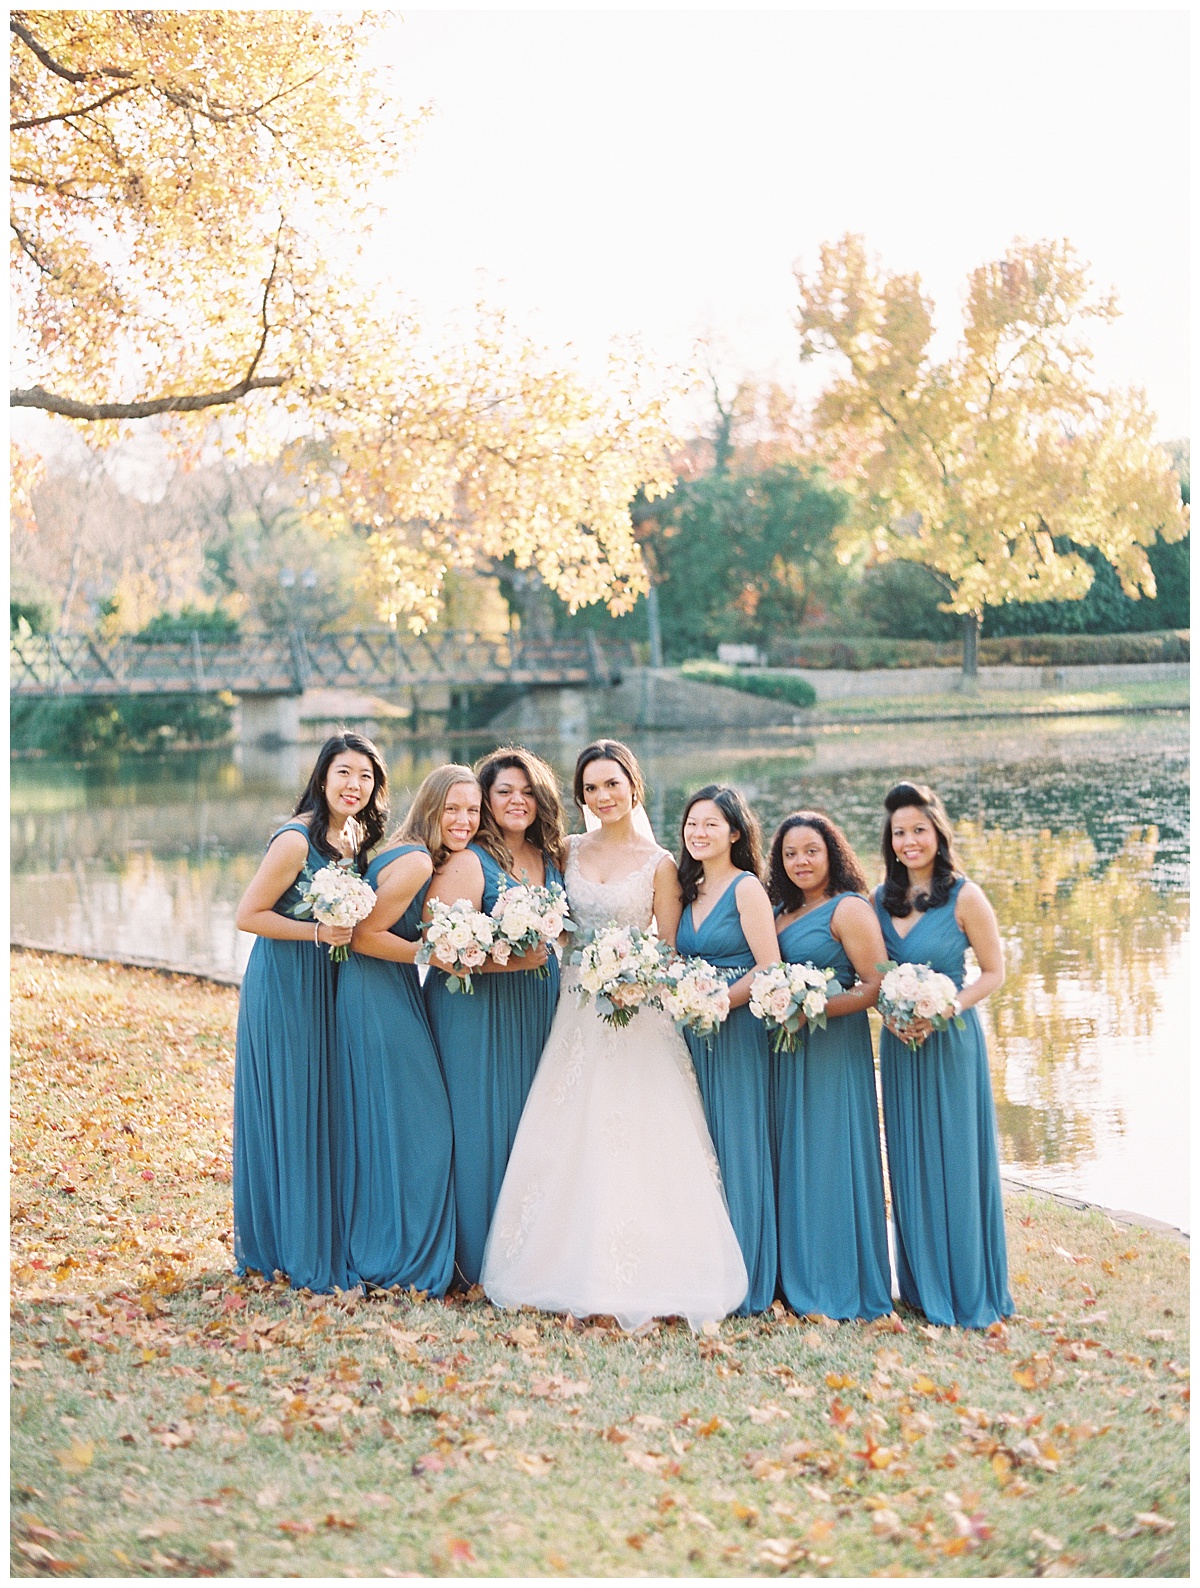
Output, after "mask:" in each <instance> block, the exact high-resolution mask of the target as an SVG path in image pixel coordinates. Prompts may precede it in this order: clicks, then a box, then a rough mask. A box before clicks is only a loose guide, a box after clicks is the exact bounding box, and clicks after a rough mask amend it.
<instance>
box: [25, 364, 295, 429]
mask: <svg viewBox="0 0 1200 1588" xmlns="http://www.w3.org/2000/svg"><path fill="white" fill-rule="evenodd" d="M255 361H256V362H257V356H256V360H255ZM287 381H288V377H287V376H286V375H259V376H256V377H255V378H254V379H253V380H244V381H239V382H238V383H237V385H236V386H229V387H227V388H226V389H225V390H224V391H213V392H197V393H191V394H188V395H184V396H174V397H151V398H147V399H146V400H145V401H143V402H133V403H85V402H78V401H77V400H76V399H75V398H74V397H60V396H58V395H56V394H55V393H54V392H49V391H47V390H46V389H45V387H44V386H30V387H27V388H26V389H24V390H17V391H11V392H10V393H9V395H8V402H9V407H10V408H41V409H43V410H44V411H45V412H46V413H51V414H62V415H63V417H64V418H66V419H150V418H153V416H154V415H155V414H192V413H199V412H200V410H201V409H204V408H219V407H221V406H223V405H227V404H229V403H235V402H240V401H241V399H242V398H243V397H245V396H246V395H247V393H249V392H252V391H265V390H267V389H269V388H272V387H275V388H277V387H280V386H285V385H286V384H287Z"/></svg>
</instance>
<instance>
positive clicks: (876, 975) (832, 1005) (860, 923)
mask: <svg viewBox="0 0 1200 1588" xmlns="http://www.w3.org/2000/svg"><path fill="white" fill-rule="evenodd" d="M829 929H830V931H831V932H832V933H833V935H834V937H836V938H837V940H838V942H839V943H840V944H841V945H842V947H843V948H844V949H845V950H846V956H847V958H848V959H849V961H850V963H851V964H852V965H853V966H854V971H855V974H856V975H857V977H858V985H857V986H856V987H854V988H852V989H850V990H848V991H846V992H844V993H838V994H837V995H836V997H833V998H831V999H830V1000H829V1002H828V1003H827V1004H826V1005H825V1014H826V1016H827V1017H828V1018H829V1019H830V1020H835V1019H836V1018H837V1017H838V1015H856V1014H858V1013H859V1011H860V1010H863V1009H874V1007H875V1004H876V1002H877V1000H878V998H879V984H880V982H881V981H882V980H883V972H882V971H881V970H877V969H876V968H875V967H876V966H877V965H881V964H882V963H883V961H884V960H885V959H886V958H887V949H886V948H885V947H884V943H883V932H882V931H881V930H880V927H879V917H878V916H877V915H876V914H875V911H874V910H873V909H872V908H871V906H870V905H869V904H868V903H867V901H866V900H865V899H858V898H849V899H842V900H841V902H840V903H839V904H838V905H837V906H836V907H835V908H834V912H833V920H832V921H831V922H830V923H829Z"/></svg>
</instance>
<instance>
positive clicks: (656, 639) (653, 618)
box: [646, 584, 663, 667]
mask: <svg viewBox="0 0 1200 1588" xmlns="http://www.w3.org/2000/svg"><path fill="white" fill-rule="evenodd" d="M646 626H647V628H648V629H649V631H650V665H651V667H661V666H662V664H663V648H662V627H661V625H660V624H659V621H658V586H657V585H655V584H652V585H651V586H650V593H649V594H648V595H647V597H646Z"/></svg>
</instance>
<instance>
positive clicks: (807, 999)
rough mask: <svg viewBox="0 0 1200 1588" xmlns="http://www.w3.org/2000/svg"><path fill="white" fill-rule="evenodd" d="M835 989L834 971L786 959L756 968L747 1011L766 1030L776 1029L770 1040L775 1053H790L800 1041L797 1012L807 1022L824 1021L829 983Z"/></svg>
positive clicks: (819, 1024)
mask: <svg viewBox="0 0 1200 1588" xmlns="http://www.w3.org/2000/svg"><path fill="white" fill-rule="evenodd" d="M830 982H834V991H835V992H836V991H837V983H836V972H835V971H832V970H818V969H817V967H816V966H815V965H810V964H808V963H807V962H803V961H802V962H801V963H800V964H797V965H789V964H788V963H787V961H786V960H780V961H779V963H778V964H775V965H768V966H767V967H766V969H765V970H760V971H756V972H755V973H754V976H753V978H752V980H751V982H750V1013H751V1014H752V1015H755V1016H757V1018H758V1019H759V1020H761V1021H762V1023H763V1025H764V1026H765V1027H766V1029H767V1030H768V1031H773V1032H774V1033H775V1038H774V1041H773V1043H772V1046H773V1047H774V1049H775V1051H776V1053H778V1052H780V1051H781V1050H786V1051H787V1052H789V1053H791V1052H792V1051H794V1049H795V1048H796V1046H797V1044H798V1043H799V1041H800V1016H801V1015H803V1016H804V1017H805V1019H806V1020H807V1021H808V1023H809V1025H810V1026H823V1025H824V1024H825V1005H826V1003H827V1002H828V1000H829V983H830Z"/></svg>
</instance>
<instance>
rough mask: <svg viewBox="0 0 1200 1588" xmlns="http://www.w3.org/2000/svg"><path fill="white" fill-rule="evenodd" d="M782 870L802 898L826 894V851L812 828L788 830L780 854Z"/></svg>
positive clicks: (823, 841) (827, 859) (827, 855)
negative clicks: (801, 894)
mask: <svg viewBox="0 0 1200 1588" xmlns="http://www.w3.org/2000/svg"><path fill="white" fill-rule="evenodd" d="M779 856H780V859H781V860H782V861H783V869H784V871H785V872H786V873H787V875H788V877H789V879H790V880H791V881H792V882H794V883H795V884H796V886H797V887H798V888H799V889H800V892H801V893H803V894H804V896H805V898H808V897H810V896H811V895H816V896H817V897H818V898H819V897H821V896H822V895H823V894H825V893H827V892H828V890H829V848H828V845H827V844H826V842H825V840H824V838H822V836H821V834H820V833H819V832H818V831H817V829H816V828H815V827H799V826H798V827H789V828H788V830H787V832H786V833H784V835H783V843H782V845H781V846H780V851H779Z"/></svg>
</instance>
